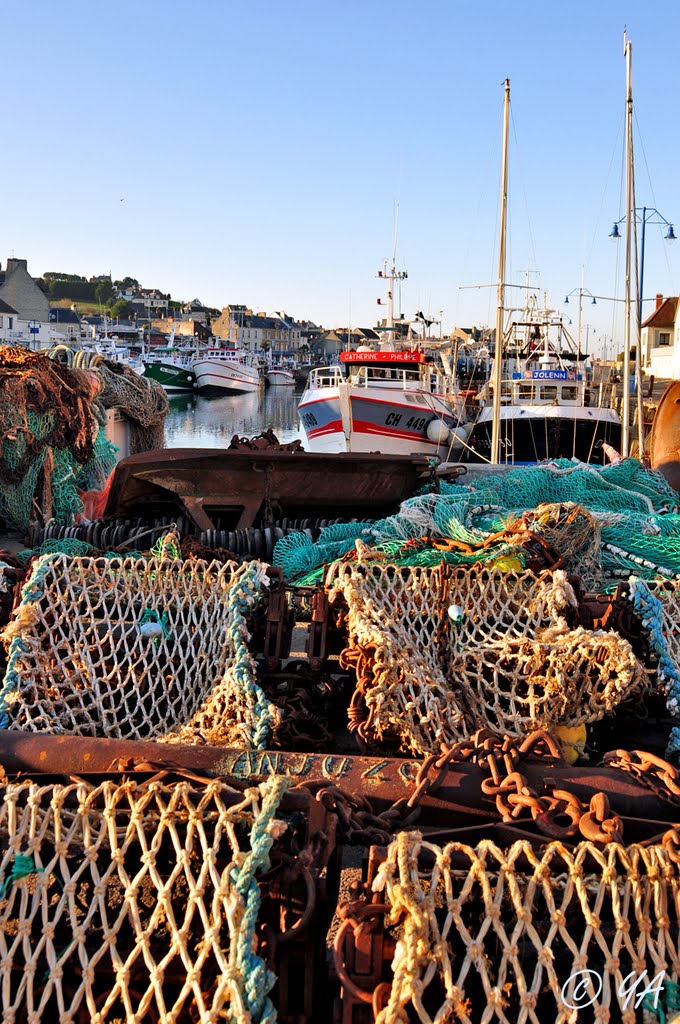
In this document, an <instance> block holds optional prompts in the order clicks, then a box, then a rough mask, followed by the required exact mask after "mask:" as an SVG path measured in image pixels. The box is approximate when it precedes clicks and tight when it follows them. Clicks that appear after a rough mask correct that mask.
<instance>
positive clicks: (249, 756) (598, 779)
mask: <svg viewBox="0 0 680 1024" xmlns="http://www.w3.org/2000/svg"><path fill="white" fill-rule="evenodd" d="M0 763H1V764H2V766H3V768H4V769H5V771H6V772H8V773H10V774H13V773H16V772H20V773H23V774H31V773H33V774H35V773H40V774H52V775H54V774H66V775H69V774H75V775H79V774H106V773H109V772H111V773H113V772H119V771H121V770H129V771H134V770H135V769H136V768H137V769H138V768H139V767H140V766H151V767H153V768H167V769H177V770H180V771H181V770H188V771H193V772H197V773H204V774H208V775H213V776H217V777H225V778H228V779H230V780H233V781H241V782H257V781H260V780H261V779H263V778H266V777H267V776H269V775H289V776H291V778H292V779H294V780H296V781H297V782H298V783H301V784H304V783H310V784H312V783H315V784H318V783H330V784H332V785H335V786H338V787H340V788H341V789H343V790H346V791H347V792H349V793H355V794H359V795H361V796H365V797H368V798H369V799H370V800H371V801H372V803H373V805H374V807H375V809H376V811H377V812H382V811H383V810H386V809H387V808H389V807H391V806H392V805H393V804H394V803H395V802H396V801H397V800H401V799H402V798H404V797H408V796H410V794H411V793H412V792H413V788H414V782H415V780H416V777H417V775H418V771H419V768H420V762H418V761H415V760H400V759H397V758H375V757H361V756H353V755H345V754H305V753H283V752H281V751H256V750H251V751H247V750H246V751H244V750H235V749H231V748H228V747H208V746H183V745H175V744H172V745H170V744H166V743H154V742H148V741H131V740H109V739H93V738H88V737H81V736H46V735H44V734H40V733H22V732H14V731H4V732H3V733H2V734H1V735H0ZM522 772H523V774H524V775H525V776H526V779H527V782H528V783H529V785H530V786H531V787H532V788H534V789H535V790H536V791H537V792H539V793H540V792H542V790H543V788H544V787H546V788H549V787H554V788H558V789H563V790H569V791H571V792H573V793H574V794H575V795H577V796H578V797H579V798H580V799H581V800H582V801H584V802H587V801H588V800H589V799H590V797H591V796H593V795H594V794H596V793H599V792H604V793H606V794H607V796H608V797H609V801H610V804H611V808H612V811H613V812H615V813H617V814H620V815H623V816H626V817H634V818H651V819H657V820H660V821H680V801H677V800H676V801H675V802H671V801H669V800H667V799H664V797H663V796H661V795H657V793H655V792H652V791H651V790H650V789H649V787H647V786H645V785H642V784H641V783H640V782H638V781H637V780H636V779H635V778H634V777H633V776H632V775H630V774H626V773H625V772H622V771H621V770H619V769H616V768H608V767H596V768H578V767H568V766H567V765H566V764H564V762H559V761H546V760H544V761H533V762H532V761H529V762H526V763H524V764H523V766H522ZM483 778H484V773H483V772H482V771H481V770H480V768H479V766H478V765H476V764H470V763H465V764H454V765H453V766H452V767H450V768H448V769H447V771H446V775H445V777H444V779H443V782H442V785H441V786H440V787H439V788H438V789H437V791H436V793H435V794H434V795H433V794H429V793H428V794H426V795H425V796H424V798H423V800H422V804H421V808H422V810H421V816H420V818H419V823H422V824H423V825H439V826H441V827H446V826H448V825H449V824H450V823H452V822H455V823H458V824H460V825H462V824H464V823H465V822H467V823H469V824H474V823H475V821H477V822H481V821H483V820H496V819H497V817H498V815H497V812H496V809H495V802H494V800H493V799H489V798H487V797H484V795H483V794H482V793H481V789H480V786H481V780H482V779H483ZM443 815H444V816H445V817H443Z"/></svg>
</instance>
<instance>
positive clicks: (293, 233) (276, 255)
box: [0, 0, 680, 344]
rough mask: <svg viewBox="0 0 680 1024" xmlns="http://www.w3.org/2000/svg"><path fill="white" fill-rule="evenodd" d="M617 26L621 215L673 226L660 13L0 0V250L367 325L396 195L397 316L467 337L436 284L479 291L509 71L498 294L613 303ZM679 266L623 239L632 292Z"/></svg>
mask: <svg viewBox="0 0 680 1024" xmlns="http://www.w3.org/2000/svg"><path fill="white" fill-rule="evenodd" d="M625 24H627V26H628V33H629V38H630V39H631V40H632V43H633V77H634V93H635V110H636V122H637V131H636V147H637V152H636V157H637V202H638V205H639V206H643V205H645V204H646V205H647V206H652V207H656V208H658V209H659V210H660V211H661V213H662V214H663V215H664V216H665V217H666V218H667V219H668V220H669V221H674V223H675V225H676V230H677V232H678V234H679V235H680V188H679V187H678V167H679V153H678V150H679V148H680V133H679V132H678V109H679V103H678V100H679V86H678V81H679V80H678V75H677V60H676V48H677V40H678V38H680V5H678V4H677V3H670V2H668V3H654V2H647V3H646V4H644V5H643V4H642V3H641V2H639V0H638V2H636V3H620V2H618V3H615V2H601V3H594V2H592V0H591V2H589V3H585V2H574V3H569V4H566V3H550V2H545V0H544V2H542V3H533V2H532V3H522V2H516V3H513V4H508V3H503V4H501V3H499V2H497V0H486V2H484V3H472V2H469V0H466V2H453V0H449V2H445V0H420V2H418V3H415V2H410V3H405V2H402V0H396V2H393V3H376V2H373V0H365V2H363V3H359V2H355V0H345V2H342V3H336V2H333V3H331V2H330V0H315V2H306V0H305V2H297V0H288V2H286V0H283V2H276V3H275V2H272V0H268V2H264V0H254V2H252V0H251V2H250V3H236V2H231V0H222V2H217V0H195V2H194V3H192V4H189V3H186V2H183V3H177V2H175V0H164V2H162V3H161V2H157V0H137V2H134V3H133V2H129V0H118V2H115V3H113V2H104V0H97V2H93V0H88V2H82V0H76V2H71V0H63V2H62V3H60V4H54V3H53V2H47V0H32V2H30V3H22V4H11V5H10V4H4V5H3V10H2V28H3V33H2V34H3V67H2V82H3V109H2V129H3V130H2V138H3V140H4V145H3V162H2V163H3V168H2V179H3V187H2V200H1V201H0V235H1V244H0V260H2V262H3V263H4V261H5V259H6V258H7V256H8V255H10V254H11V253H14V255H16V256H21V257H25V258H26V259H28V261H29V269H30V270H31V272H32V273H34V274H35V275H38V274H40V273H42V272H44V271H46V270H65V271H70V272H76V273H83V274H86V275H88V276H89V275H92V274H96V273H106V272H108V271H109V270H110V271H111V272H112V274H113V275H114V277H122V276H124V275H126V274H130V275H132V276H134V277H137V278H138V279H139V280H140V281H141V282H142V283H143V284H144V285H146V286H154V287H159V288H162V289H164V290H169V291H171V292H172V294H173V296H174V297H177V298H193V297H199V298H200V299H202V300H203V301H204V302H206V303H208V304H210V305H214V306H222V305H224V304H226V303H229V302H240V303H245V304H247V305H249V306H251V307H253V308H256V309H261V310H267V311H271V310H273V309H285V310H286V311H288V312H289V313H291V314H293V315H295V316H297V317H309V318H311V319H314V320H316V321H317V322H322V323H323V324H324V325H325V326H332V325H338V324H341V323H346V322H347V321H348V320H349V318H350V315H351V322H352V323H353V324H361V325H369V324H371V323H373V322H375V319H376V317H377V315H378V314H379V312H380V310H379V307H378V306H377V305H376V298H377V297H378V296H379V295H380V294H381V291H380V288H379V287H378V282H377V281H376V280H375V273H376V271H377V270H378V269H379V268H380V266H381V265H382V260H383V258H384V257H387V256H389V255H390V254H391V250H392V238H393V221H394V207H395V202H398V205H399V232H398V248H397V251H398V259H399V264H400V266H401V267H402V268H405V269H406V270H407V271H408V274H409V278H408V281H407V282H406V283H405V285H404V288H403V290H402V304H403V309H404V312H405V313H406V315H407V317H408V316H411V315H412V314H413V313H414V312H415V310H416V309H419V308H423V309H424V310H425V311H426V312H427V311H429V312H432V313H433V314H434V315H435V316H437V317H438V316H439V311H440V310H443V311H444V329H445V330H448V329H449V328H450V327H452V326H453V325H456V324H457V325H469V324H472V323H477V324H479V323H492V322H493V319H494V303H495V295H494V292H493V290H487V291H482V292H476V291H461V290H460V289H459V286H460V285H461V284H471V283H481V282H487V281H489V282H490V281H494V280H495V277H496V260H497V255H496V252H497V238H496V235H497V219H498V183H499V165H500V142H501V126H502V103H503V80H504V78H505V77H509V78H510V80H511V88H512V123H511V148H510V245H509V254H508V258H509V266H508V280H510V281H514V282H520V281H522V280H523V271H525V270H526V269H527V268H530V269H531V270H537V271H540V278H536V277H534V278H533V280H534V281H536V280H540V284H541V287H542V289H545V290H546V291H547V293H548V299H549V301H551V302H552V303H553V304H557V303H559V302H561V301H562V300H563V298H564V295H565V294H566V293H567V292H569V291H571V290H572V289H574V288H578V286H579V285H580V283H581V267H582V266H583V267H584V271H583V273H584V278H583V281H584V285H585V287H586V288H588V289H590V291H592V292H594V293H595V294H600V295H616V296H618V297H622V295H623V280H622V277H623V246H622V245H621V246H619V249H618V250H617V246H616V245H615V244H614V243H612V242H611V241H610V239H609V238H608V234H609V231H610V230H611V225H612V222H613V220H615V219H617V218H618V217H620V216H621V215H622V213H623V208H622V207H623V201H622V200H623V192H622V187H623V179H622V167H623V128H624V101H625V62H624V59H623V29H624V25H625ZM121 200H123V201H122V202H121ZM679 259H680V241H679V242H677V243H676V245H675V247H673V246H669V245H668V244H666V243H664V242H663V240H662V236H661V232H660V229H659V228H654V227H651V226H650V227H648V234H647V245H646V275H645V276H646V286H645V294H646V295H654V294H655V293H656V292H663V293H664V294H673V293H677V288H678V284H679V283H680V282H679V281H678V266H679V263H678V261H679ZM519 294H520V293H519V292H517V293H516V295H519ZM576 305H577V304H573V300H572V303H571V304H570V306H569V307H567V309H568V310H570V311H572V310H575V309H576ZM618 308H619V307H616V306H613V305H612V304H608V303H598V304H597V306H591V305H590V304H588V305H587V306H586V307H585V308H584V317H583V320H584V323H586V322H587V323H590V324H592V326H593V328H595V329H596V330H597V331H598V332H599V333H600V335H601V334H602V333H610V334H611V333H612V329H614V330H615V331H617V327H616V324H615V322H614V320H613V317H612V310H613V309H618ZM646 309H651V306H649V307H646ZM619 319H620V318H619ZM574 322H575V321H574ZM591 344H592V343H591Z"/></svg>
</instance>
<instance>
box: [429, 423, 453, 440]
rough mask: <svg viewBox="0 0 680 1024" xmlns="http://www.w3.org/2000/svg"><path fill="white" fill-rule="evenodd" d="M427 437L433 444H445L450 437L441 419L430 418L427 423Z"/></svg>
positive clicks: (449, 432)
mask: <svg viewBox="0 0 680 1024" xmlns="http://www.w3.org/2000/svg"><path fill="white" fill-rule="evenodd" d="M427 437H428V440H429V441H433V442H434V443H435V444H445V442H446V441H449V440H450V439H451V431H450V430H449V428H448V427H447V426H446V424H445V423H444V422H443V421H442V420H430V422H429V423H428V425H427Z"/></svg>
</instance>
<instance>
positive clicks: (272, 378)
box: [266, 366, 295, 388]
mask: <svg viewBox="0 0 680 1024" xmlns="http://www.w3.org/2000/svg"><path fill="white" fill-rule="evenodd" d="M266 381H267V387H270V388H294V387H295V371H294V370H292V369H290V368H289V367H286V366H270V367H269V369H268V370H267V373H266Z"/></svg>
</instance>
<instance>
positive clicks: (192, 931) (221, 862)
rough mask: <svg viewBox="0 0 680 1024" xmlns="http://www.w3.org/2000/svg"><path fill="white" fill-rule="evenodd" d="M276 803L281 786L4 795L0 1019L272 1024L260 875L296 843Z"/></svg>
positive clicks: (166, 786)
mask: <svg viewBox="0 0 680 1024" xmlns="http://www.w3.org/2000/svg"><path fill="white" fill-rule="evenodd" d="M281 794H282V786H281V780H280V779H271V780H269V781H268V782H267V783H265V784H264V785H263V786H261V787H256V786H255V787H251V788H249V789H248V790H247V792H246V793H245V794H244V793H242V792H238V791H236V790H233V789H231V788H230V787H229V786H228V785H227V784H225V783H224V782H222V781H211V782H209V783H207V784H206V785H204V786H201V785H200V784H196V783H193V782H189V781H187V780H182V779H180V780H177V779H176V778H175V779H174V781H173V780H172V779H171V778H169V777H167V776H166V777H165V778H162V777H161V778H159V777H158V776H157V777H155V778H154V779H152V780H151V781H150V782H147V783H146V784H137V783H135V782H132V781H124V782H122V783H116V782H113V781H106V782H103V783H101V784H100V785H96V786H95V785H91V784H90V783H88V782H85V781H83V780H80V781H78V782H76V783H72V784H69V785H63V784H53V785H48V786H38V785H36V784H34V783H14V784H8V785H5V786H3V787H2V802H1V803H0V847H1V851H2V852H1V860H0V985H1V986H2V1011H1V1019H2V1020H3V1021H7V1022H9V1021H35V1022H38V1021H44V1022H45V1024H47V1022H48V1021H49V1022H52V1021H60V1022H63V1024H71V1022H78V1021H91V1022H92V1024H104V1022H111V1024H113V1022H114V1021H121V1020H123V1021H126V1022H128V1024H136V1022H139V1024H142V1022H146V1021H209V1020H210V1021H216V1020H224V1019H228V1020H234V1021H246V1020H248V1021H250V1020H253V1021H255V1020H257V1021H260V1020H264V1019H268V1020H271V1019H273V1016H267V1014H268V1013H269V1014H271V1013H272V1011H273V1008H272V1007H271V1003H270V1001H269V997H268V992H269V990H270V989H271V987H272V985H273V983H274V980H275V979H274V977H273V976H272V975H270V973H269V972H268V971H267V969H266V967H265V964H264V962H263V961H262V960H261V958H260V957H259V955H258V953H257V940H256V937H255V925H256V921H257V916H258V910H259V906H260V893H259V888H258V884H257V881H256V880H255V872H256V870H261V869H265V870H266V869H267V868H268V867H269V863H270V861H269V854H270V851H271V850H272V846H273V844H274V839H273V836H272V835H271V831H272V830H273V831H277V834H281V832H285V831H286V826H285V823H283V822H278V821H277V820H276V819H275V818H274V814H275V813H276V811H277V807H278V804H279V799H280V797H281ZM268 826H269V829H268ZM251 1015H252V1016H251Z"/></svg>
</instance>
